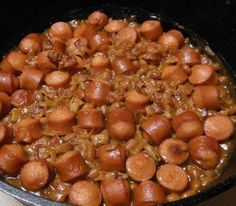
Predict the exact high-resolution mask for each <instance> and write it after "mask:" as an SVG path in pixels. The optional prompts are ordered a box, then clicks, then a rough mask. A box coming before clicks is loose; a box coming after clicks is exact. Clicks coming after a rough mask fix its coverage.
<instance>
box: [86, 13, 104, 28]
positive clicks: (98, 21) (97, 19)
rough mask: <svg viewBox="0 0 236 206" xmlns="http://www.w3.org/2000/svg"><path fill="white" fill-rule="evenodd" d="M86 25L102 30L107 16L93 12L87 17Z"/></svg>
mask: <svg viewBox="0 0 236 206" xmlns="http://www.w3.org/2000/svg"><path fill="white" fill-rule="evenodd" d="M87 21H88V23H89V24H92V25H95V26H97V27H99V28H103V27H104V26H105V25H106V24H107V22H108V16H107V15H106V14H104V13H102V12H100V11H94V12H93V13H92V14H90V15H89V16H88V20H87Z"/></svg>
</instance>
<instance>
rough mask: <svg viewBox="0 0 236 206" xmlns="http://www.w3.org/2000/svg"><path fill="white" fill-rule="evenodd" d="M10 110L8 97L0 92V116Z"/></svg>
mask: <svg viewBox="0 0 236 206" xmlns="http://www.w3.org/2000/svg"><path fill="white" fill-rule="evenodd" d="M10 110H11V100H10V97H9V96H8V95H7V94H6V93H5V92H0V116H2V115H6V114H8V112H9V111H10Z"/></svg>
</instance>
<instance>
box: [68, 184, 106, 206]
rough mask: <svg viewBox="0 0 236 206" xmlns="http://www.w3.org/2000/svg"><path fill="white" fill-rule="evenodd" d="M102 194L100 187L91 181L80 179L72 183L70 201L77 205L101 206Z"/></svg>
mask: <svg viewBox="0 0 236 206" xmlns="http://www.w3.org/2000/svg"><path fill="white" fill-rule="evenodd" d="M101 201H102V195H101V191H100V189H99V187H98V186H97V185H96V184H94V183H93V182H91V181H78V182H76V183H75V184H73V185H72V187H71V190H70V193H69V202H70V203H71V204H73V205H77V206H99V205H100V203H101Z"/></svg>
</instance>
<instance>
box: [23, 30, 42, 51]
mask: <svg viewBox="0 0 236 206" xmlns="http://www.w3.org/2000/svg"><path fill="white" fill-rule="evenodd" d="M19 48H20V50H21V51H22V52H24V53H33V54H37V53H39V52H40V51H41V48H42V47H41V36H40V34H37V33H31V34H28V35H27V36H25V37H24V38H23V39H22V40H21V41H20V44H19Z"/></svg>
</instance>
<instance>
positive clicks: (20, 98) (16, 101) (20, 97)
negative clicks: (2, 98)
mask: <svg viewBox="0 0 236 206" xmlns="http://www.w3.org/2000/svg"><path fill="white" fill-rule="evenodd" d="M32 103H33V96H32V91H31V90H25V89H18V90H16V91H15V92H14V93H13V94H12V95H11V104H12V105H13V106H15V107H24V106H29V105H31V104H32Z"/></svg>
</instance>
